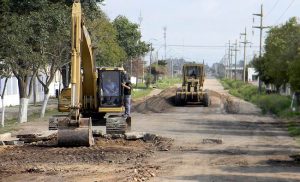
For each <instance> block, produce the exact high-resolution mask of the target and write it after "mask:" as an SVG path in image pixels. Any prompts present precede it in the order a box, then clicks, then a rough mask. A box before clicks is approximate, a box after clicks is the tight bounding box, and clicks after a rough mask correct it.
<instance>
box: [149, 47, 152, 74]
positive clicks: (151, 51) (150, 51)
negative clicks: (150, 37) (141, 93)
mask: <svg viewBox="0 0 300 182" xmlns="http://www.w3.org/2000/svg"><path fill="white" fill-rule="evenodd" d="M151 64H152V43H150V66H149V69H150V70H149V73H150V76H151Z"/></svg>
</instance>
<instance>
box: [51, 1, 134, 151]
mask: <svg viewBox="0 0 300 182" xmlns="http://www.w3.org/2000/svg"><path fill="white" fill-rule="evenodd" d="M71 47H72V56H71V80H70V81H71V86H70V88H65V89H63V90H62V91H61V94H60V96H59V102H58V110H59V111H60V112H67V114H66V115H56V116H53V117H51V118H50V119H49V129H50V130H56V129H57V130H58V135H57V139H58V145H59V146H91V145H93V144H94V138H93V135H92V122H93V123H95V122H99V121H102V120H104V121H105V123H106V133H111V134H122V133H125V132H126V131H128V130H129V129H130V125H131V118H130V117H127V118H123V117H122V116H121V114H122V113H123V112H124V104H123V97H124V89H123V87H122V85H121V84H122V83H124V82H125V79H126V77H127V76H126V75H125V70H124V69H123V68H121V67H113V68H109V67H102V68H96V66H95V61H94V59H93V49H92V43H91V39H90V36H89V33H88V31H87V29H86V27H85V25H84V22H83V21H82V9H81V4H80V1H79V0H77V1H74V3H73V7H72V42H71ZM127 79H128V78H127Z"/></svg>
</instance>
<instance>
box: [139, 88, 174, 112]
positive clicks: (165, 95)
mask: <svg viewBox="0 0 300 182" xmlns="http://www.w3.org/2000/svg"><path fill="white" fill-rule="evenodd" d="M175 93H176V88H168V89H166V90H164V91H162V92H161V93H160V94H159V95H156V96H153V97H151V98H149V99H147V100H145V101H144V102H141V103H137V104H136V105H134V106H133V111H135V112H139V113H144V114H146V113H151V112H154V113H161V112H164V111H166V110H167V109H169V108H171V107H173V104H174V101H173V100H174V95H175Z"/></svg>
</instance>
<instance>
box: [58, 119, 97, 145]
mask: <svg viewBox="0 0 300 182" xmlns="http://www.w3.org/2000/svg"><path fill="white" fill-rule="evenodd" d="M57 142H58V146H63V147H77V146H87V147H89V146H92V145H94V138H93V134H92V121H91V119H90V118H80V119H79V120H78V121H76V120H71V119H69V118H65V119H63V120H59V122H58V132H57Z"/></svg>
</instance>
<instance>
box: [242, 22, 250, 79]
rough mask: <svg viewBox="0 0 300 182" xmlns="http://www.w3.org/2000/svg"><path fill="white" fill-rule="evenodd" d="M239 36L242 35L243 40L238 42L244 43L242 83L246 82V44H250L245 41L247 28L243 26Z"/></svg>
mask: <svg viewBox="0 0 300 182" xmlns="http://www.w3.org/2000/svg"><path fill="white" fill-rule="evenodd" d="M241 36H244V41H243V42H240V43H242V44H244V68H243V81H244V83H245V82H246V65H247V62H246V47H247V44H250V43H251V42H249V41H247V28H246V27H245V32H244V33H241Z"/></svg>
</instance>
